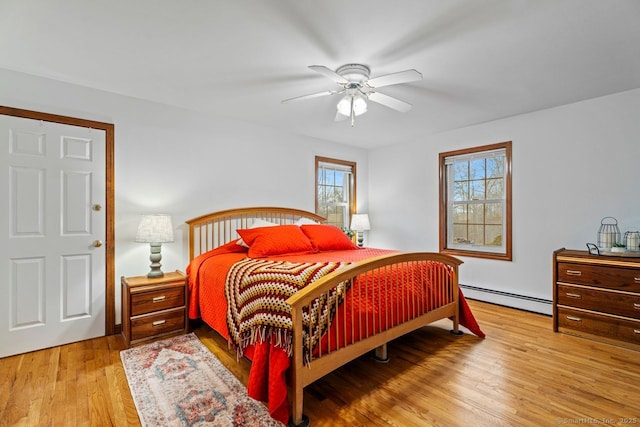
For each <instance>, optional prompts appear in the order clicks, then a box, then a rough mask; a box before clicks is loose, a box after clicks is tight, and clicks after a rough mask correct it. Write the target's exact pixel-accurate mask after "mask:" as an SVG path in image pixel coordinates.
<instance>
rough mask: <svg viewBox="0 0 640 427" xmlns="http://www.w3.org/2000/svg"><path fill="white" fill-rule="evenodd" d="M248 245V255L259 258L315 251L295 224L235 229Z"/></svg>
mask: <svg viewBox="0 0 640 427" xmlns="http://www.w3.org/2000/svg"><path fill="white" fill-rule="evenodd" d="M237 231H238V234H240V237H242V240H244V242H245V243H246V244H247V245H249V256H250V257H251V258H261V257H266V256H271V255H280V254H291V253H311V252H316V250H315V249H314V248H313V245H312V244H311V242H310V241H309V239H308V238H307V236H305V234H304V233H303V232H302V230H300V227H298V226H297V225H279V226H275V227H257V228H246V229H244V230H237Z"/></svg>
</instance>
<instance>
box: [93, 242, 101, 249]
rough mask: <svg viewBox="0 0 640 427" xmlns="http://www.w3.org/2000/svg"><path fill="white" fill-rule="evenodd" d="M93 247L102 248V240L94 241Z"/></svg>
mask: <svg viewBox="0 0 640 427" xmlns="http://www.w3.org/2000/svg"><path fill="white" fill-rule="evenodd" d="M93 246H94V247H96V248H99V247H100V246H102V240H94V241H93Z"/></svg>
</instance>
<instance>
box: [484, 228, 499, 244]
mask: <svg viewBox="0 0 640 427" xmlns="http://www.w3.org/2000/svg"><path fill="white" fill-rule="evenodd" d="M485 233H486V239H487V243H485V244H486V245H490V246H502V226H499V225H487V226H486V231H485Z"/></svg>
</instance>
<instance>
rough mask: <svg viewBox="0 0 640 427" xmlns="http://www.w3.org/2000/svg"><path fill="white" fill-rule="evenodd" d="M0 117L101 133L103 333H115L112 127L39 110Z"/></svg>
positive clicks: (8, 111) (6, 111)
mask: <svg viewBox="0 0 640 427" xmlns="http://www.w3.org/2000/svg"><path fill="white" fill-rule="evenodd" d="M0 114H2V115H5V116H14V117H21V118H25V119H33V120H42V121H45V122H52V123H60V124H63V125H72V126H80V127H85V128H93V129H100V130H104V131H105V133H106V135H105V143H106V147H105V150H106V153H105V161H106V165H105V166H106V176H105V179H106V182H105V186H106V188H105V191H106V200H105V216H106V218H105V220H106V230H105V234H106V244H105V257H106V259H105V276H106V277H105V286H106V292H105V296H106V297H105V310H106V313H105V318H106V319H105V334H106V335H113V334H115V333H116V304H115V303H116V296H115V295H116V294H115V289H116V288H115V274H116V273H115V227H114V218H115V216H114V213H115V207H114V204H115V186H114V176H113V175H114V145H115V127H114V125H113V123H104V122H97V121H94V120H86V119H80V118H76V117H68V116H60V115H57V114H49V113H42V112H39V111H31V110H23V109H20V108H12V107H5V106H1V105H0Z"/></svg>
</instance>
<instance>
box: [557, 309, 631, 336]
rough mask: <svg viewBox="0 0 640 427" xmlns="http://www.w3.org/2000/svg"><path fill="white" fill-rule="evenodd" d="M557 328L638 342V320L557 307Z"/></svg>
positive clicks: (564, 330)
mask: <svg viewBox="0 0 640 427" xmlns="http://www.w3.org/2000/svg"><path fill="white" fill-rule="evenodd" d="M558 328H559V330H560V331H562V332H569V333H570V332H575V333H576V334H578V335H580V334H587V335H597V336H601V337H606V338H610V339H614V340H620V341H625V342H629V343H633V344H640V321H633V320H625V319H620V318H616V317H612V316H606V315H601V314H597V313H591V312H585V311H580V310H572V309H568V308H564V307H558Z"/></svg>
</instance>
